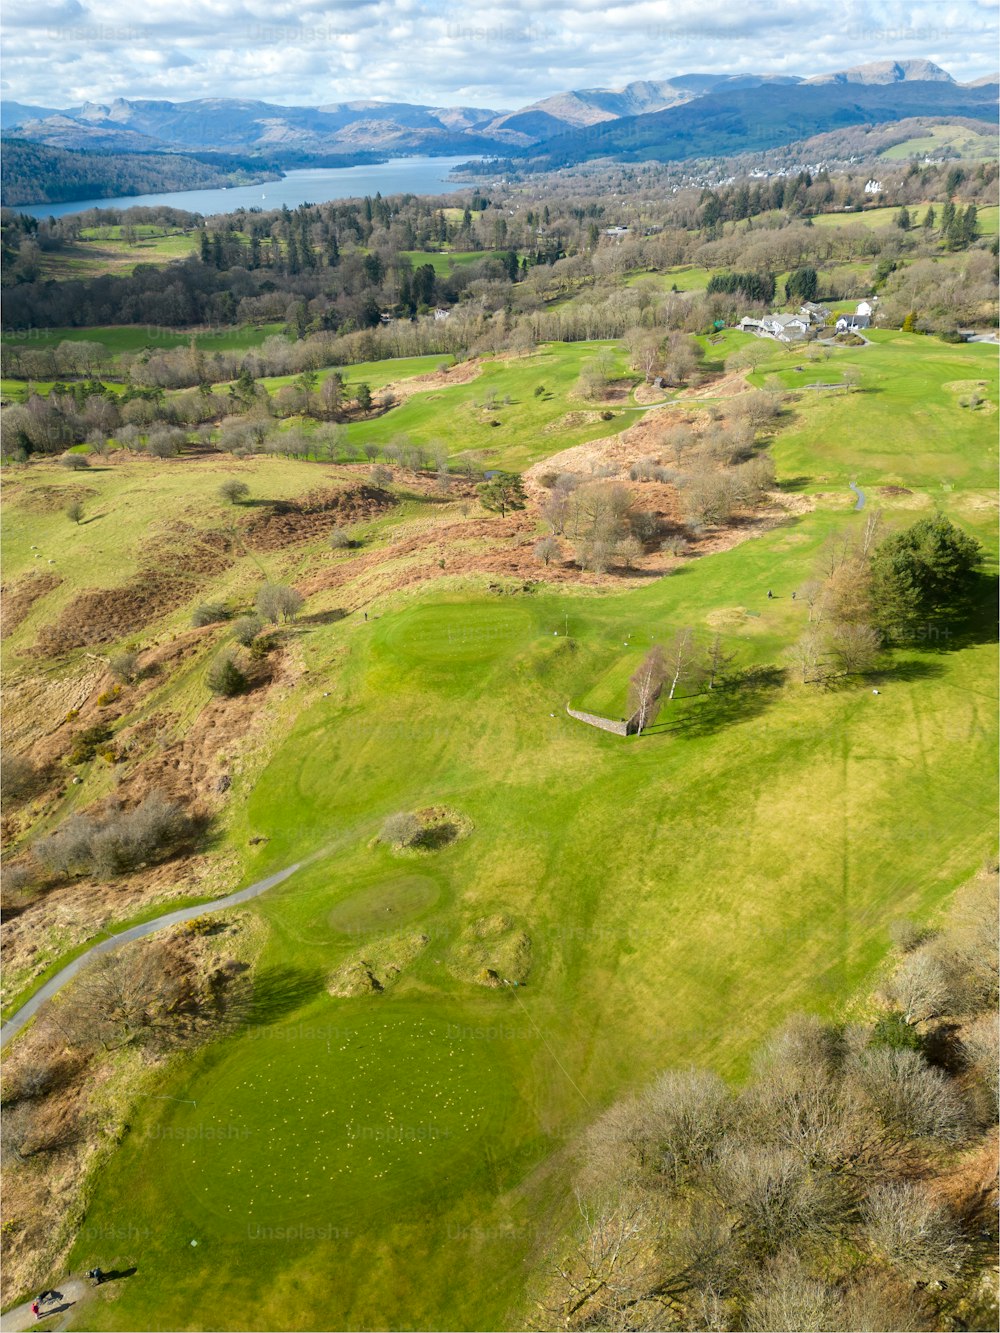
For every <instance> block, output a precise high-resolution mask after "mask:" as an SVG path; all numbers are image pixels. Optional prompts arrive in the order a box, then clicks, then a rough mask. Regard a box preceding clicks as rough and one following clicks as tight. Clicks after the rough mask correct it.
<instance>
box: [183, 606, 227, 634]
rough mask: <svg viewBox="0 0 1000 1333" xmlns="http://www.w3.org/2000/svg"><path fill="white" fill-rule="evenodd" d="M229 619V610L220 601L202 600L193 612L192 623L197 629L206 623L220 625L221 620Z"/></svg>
mask: <svg viewBox="0 0 1000 1333" xmlns="http://www.w3.org/2000/svg"><path fill="white" fill-rule="evenodd" d="M228 619H229V611H228V610H227V608H226V607H224V606H222V605H221V604H220V603H219V602H202V604H201V605H200V606H196V607H195V609H194V610H193V611H192V612H191V624H192V625H194V626H195V627H196V628H197V629H201V628H202V627H203V626H205V625H218V624H219V622H220V621H223V620H228Z"/></svg>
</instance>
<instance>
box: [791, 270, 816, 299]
mask: <svg viewBox="0 0 1000 1333" xmlns="http://www.w3.org/2000/svg"><path fill="white" fill-rule="evenodd" d="M818 290H819V277H818V275H817V273H816V270H815V269H814V268H797V269H795V270H794V271H793V272H792V273H790V274H789V275H788V279H787V281H786V283H785V300H786V301H799V302H802V301H815V300H816V294H817V292H818Z"/></svg>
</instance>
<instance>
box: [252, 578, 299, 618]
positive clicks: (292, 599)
mask: <svg viewBox="0 0 1000 1333" xmlns="http://www.w3.org/2000/svg"><path fill="white" fill-rule="evenodd" d="M255 605H256V607H257V610H258V611H259V612H260V614H261V615H262V616H263V617H264V619H265V620H268V621H270V622H271V624H272V625H276V624H277V623H278V621H279V620H282V619H284V620H294V619H295V617H296V616H297V615H298V613H299V611H301V610H302V594H301V593H298V592H296V591H295V589H294V588H290V587H289V586H288V585H287V584H284V583H265V584H264V586H263V587H262V588H260V589H259V591H258V593H257V598H256V602H255Z"/></svg>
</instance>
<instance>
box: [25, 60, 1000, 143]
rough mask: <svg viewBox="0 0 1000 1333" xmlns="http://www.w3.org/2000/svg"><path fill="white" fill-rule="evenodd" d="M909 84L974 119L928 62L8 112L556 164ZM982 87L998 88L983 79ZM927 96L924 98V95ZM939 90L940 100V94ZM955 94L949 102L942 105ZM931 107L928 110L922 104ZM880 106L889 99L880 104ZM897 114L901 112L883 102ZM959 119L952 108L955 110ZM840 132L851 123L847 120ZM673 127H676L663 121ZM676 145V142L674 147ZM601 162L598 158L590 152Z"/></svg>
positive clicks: (38, 120)
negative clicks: (544, 89)
mask: <svg viewBox="0 0 1000 1333" xmlns="http://www.w3.org/2000/svg"><path fill="white" fill-rule="evenodd" d="M900 85H907V93H908V94H909V95H908V96H907V97H905V98H903V99H896V101H897V102H898V104H899V105H903V104H904V103H905V105H906V107H907V108H908V109H907V111H906V113H905V114H908V115H920V114H925V113H926V112H930V113H939V114H952V115H963V114H975V112H972V111H970V102H969V98H970V97H971V99H972V101H973V102H977V103H981V102H982V100H983V98H982V96H979V97H977V96H976V87H977V85H961V84H957V83H955V81H954V80H953V79H952V77H951V75H950V74H948V73H946V72H945V71H944V70H943V69H941V68H940V67H939V66H937V65H935V64H933V63H932V62H931V61H929V60H904V61H877V62H875V63H873V64H869V65H861V66H858V67H857V68H854V69H848V70H843V71H839V72H836V73H832V74H820V75H814V76H812V77H809V78H804V77H799V76H796V75H788V74H783V75H767V74H751V75H719V74H682V75H679V76H676V77H673V78H669V79H664V80H660V81H650V80H644V81H640V82H635V83H629V84H627V85H626V86H625V87H624V88H617V89H605V88H588V89H580V90H576V91H572V92H565V93H557V94H555V95H554V96H551V97H546V98H544V99H542V100H541V101H538V102H534V103H532V104H531V105H530V106H525V107H521V108H519V109H517V110H514V111H503V110H492V109H489V108H484V107H472V106H455V107H428V106H417V105H412V104H410V103H407V102H376V101H354V102H339V103H331V104H328V105H324V106H317V107H307V106H280V105H276V104H273V103H268V102H257V101H247V100H237V99H231V98H202V99H199V100H196V101H190V102H171V101H148V100H144V99H137V100H128V99H126V98H116V99H115V100H114V101H112V102H109V103H100V102H87V103H84V104H83V105H82V106H77V107H69V108H66V109H63V110H60V109H56V108H52V107H41V106H30V105H26V104H24V103H20V102H8V101H5V102H3V103H2V104H0V112H2V119H0V125H2V128H3V131H4V132H5V134H7V135H10V134H12V133H14V134H16V137H17V138H19V139H25V140H29V141H31V142H34V143H40V144H48V145H50V146H51V147H54V148H64V149H77V150H81V149H82V150H91V151H98V152H106V153H112V152H114V153H121V152H130V153H163V152H175V153H176V152H182V153H185V152H186V153H190V152H227V153H255V154H260V155H262V156H265V157H266V158H268V159H269V160H271V161H274V162H280V161H281V160H282V158H283V157H285V156H286V155H288V154H293V155H295V156H296V157H301V156H302V155H303V154H307V155H308V154H330V153H337V154H345V153H360V152H398V153H414V152H419V153H428V154H439V155H445V154H455V153H463V152H468V153H469V154H470V155H472V154H474V153H496V152H502V153H504V154H506V155H512V154H517V155H519V156H520V155H522V154H524V153H530V155H532V156H534V153H533V152H532V151H531V150H535V149H536V148H537V146H538V145H540V144H546V145H547V143H548V141H549V140H557V141H558V143H557V146H554V148H553V151H554V152H555V154H556V155H557V156H564V155H565V154H566V153H567V152H570V154H571V155H572V154H573V152H574V151H575V150H573V149H572V148H571V140H568V139H566V138H565V137H564V136H572V135H574V134H578V133H579V132H581V131H586V132H588V133H590V134H593V133H594V130H595V127H605V128H607V127H608V126H611V125H614V124H615V123H621V122H625V124H626V125H628V126H629V129H628V131H627V132H628V133H631V132H632V128H633V127H634V122H635V121H636V120H637V118H641V119H642V120H643V122H644V123H643V126H642V129H643V135H642V138H643V141H644V144H645V142H646V140H647V138H648V136H647V135H646V134H645V131H646V130H647V129H650V128H652V127H651V126H650V125H649V124H648V123H647V118H648V117H650V116H655V115H662V114H664V113H676V112H678V111H679V110H680V109H681V108H684V107H689V106H691V104H695V105H696V106H698V110H697V111H694V112H691V111H689V112H688V113H686V114H685V115H684V116H682V117H680V118H679V119H678V120H677V121H676V125H677V126H678V130H677V132H678V133H679V134H683V133H684V132H685V131H686V129H688V128H689V127H690V126H691V125H692V124H693V123H695V121H697V120H698V118H699V115H700V112H701V110H702V107H701V105H700V104H703V103H707V104H708V105H707V106H705V107H704V110H705V111H706V112H707V113H708V115H709V116H710V117H711V116H713V115H715V114H717V108H718V107H719V105H720V104H721V106H723V107H725V106H727V105H732V106H733V107H734V108H735V109H736V110H737V111H739V110H741V109H743V108H747V107H751V106H769V107H771V108H772V110H773V108H774V107H775V105H778V106H781V107H788V108H790V109H791V110H792V112H793V113H794V111H795V109H796V108H798V107H799V106H803V107H804V108H806V111H805V118H806V120H807V121H808V127H807V125H806V124H805V123H804V124H803V126H802V127H801V129H802V132H801V133H799V134H797V135H795V136H793V137H798V138H801V137H804V135H805V134H806V133H815V132H819V131H821V130H826V129H832V128H836V127H837V126H836V125H833V124H827V123H825V122H824V123H820V121H822V117H823V116H824V115H825V114H828V113H829V114H833V115H837V114H838V113H842V108H843V105H845V104H844V103H837V102H836V99H835V98H834V100H833V101H831V99H830V97H829V96H828V97H826V98H825V99H824V97H823V96H822V95H821V94H820V93H818V92H817V91H816V90H817V89H818V88H824V89H826V90H827V93H830V92H832V91H834V90H839V91H840V93H841V95H844V94H850V93H853V94H854V95H855V96H856V97H858V98H860V99H861V101H862V102H867V101H868V100H869V98H870V93H871V90H873V89H880V88H881V89H885V88H887V87H889V88H896V89H898V88H899V87H900ZM978 86H979V87H980V88H981V87H983V86H987V87H988V86H989V85H988V84H984V83H983V81H980V84H979V85H978ZM918 87H919V89H921V90H923V91H922V92H918V91H916V89H917V88H918ZM935 89H936V92H935V91H934V90H935ZM944 90H948V91H949V93H950V96H945V95H943V93H944ZM922 98H923V100H924V101H926V102H927V103H928V105H927V107H926V108H924V107H923V106H918V105H917V104H918V103H920V102H921V99H922ZM874 101H875V104H876V108H877V106H878V105H879V104H880V99H878V98H875V99H874ZM881 104H882V105H884V106H885V108H886V109H887V110H888V111H890V112H891V111H892V108H893V106H894V105H895V104H896V102H894V101H893V99H888V100H887V101H886V100H885V99H882V101H881ZM946 106H947V107H950V108H951V109H950V110H947V111H946V110H945V107H946ZM839 123H840V124H843V123H848V122H847V121H845V120H844V119H843V115H842V114H840V118H839ZM660 124H662V125H664V126H666V125H667V124H668V122H667V121H663V122H660ZM669 137H672V136H671V135H669V134H668V138H669ZM619 140H620V136H616V135H615V134H614V133H613V132H612V133H610V134H609V135H608V137H607V138H605V137H603V136H602V135H601V134H600V133H598V141H599V142H600V143H602V144H605V143H606V144H607V145H608V146H609V150H610V151H617V148H616V145H617V144H618V143H619ZM590 155H592V154H590Z"/></svg>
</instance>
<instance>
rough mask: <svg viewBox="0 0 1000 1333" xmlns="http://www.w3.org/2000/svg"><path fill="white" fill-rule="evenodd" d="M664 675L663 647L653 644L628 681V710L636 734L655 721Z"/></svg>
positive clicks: (639, 733) (658, 709)
mask: <svg viewBox="0 0 1000 1333" xmlns="http://www.w3.org/2000/svg"><path fill="white" fill-rule="evenodd" d="M665 676H666V663H665V662H664V660H663V649H662V648H661V647H660V646H659V644H654V645H653V647H652V648H650V650H649V652H648V653H647V654H646V656H645V657H644V658H643V659H642V661H641V662H640V663H639V666H638V667H637V668H636V670H635V672H634V673H633V675H632V678H631V680H630V681H629V688H628V711H629V717H631V718H634V719H635V723H636V734H637V735H639V736H641V735H642V733H643V731H644V730H645V729H646V727H648V726H650V725H651V724H652V723H653V722H655V721H656V715H657V713H659V711H660V694H661V692H662V690H663V682H664V678H665Z"/></svg>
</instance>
